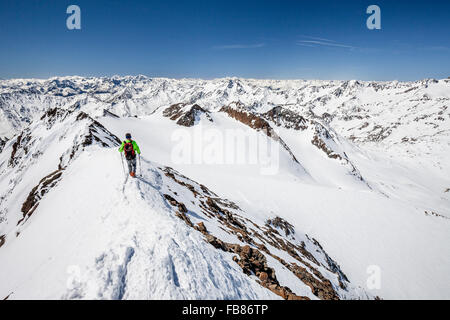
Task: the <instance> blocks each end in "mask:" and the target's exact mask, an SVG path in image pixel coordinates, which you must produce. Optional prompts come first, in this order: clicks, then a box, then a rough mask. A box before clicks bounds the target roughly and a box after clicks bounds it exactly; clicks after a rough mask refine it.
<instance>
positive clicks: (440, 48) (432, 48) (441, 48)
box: [422, 46, 450, 52]
mask: <svg viewBox="0 0 450 320" xmlns="http://www.w3.org/2000/svg"><path fill="white" fill-rule="evenodd" d="M422 50H427V51H443V52H450V47H445V46H427V47H423V48H422Z"/></svg>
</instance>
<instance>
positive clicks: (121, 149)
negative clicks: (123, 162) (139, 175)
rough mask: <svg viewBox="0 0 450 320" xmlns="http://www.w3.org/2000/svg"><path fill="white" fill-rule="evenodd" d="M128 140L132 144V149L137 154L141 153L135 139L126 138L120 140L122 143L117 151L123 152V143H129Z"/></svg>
mask: <svg viewBox="0 0 450 320" xmlns="http://www.w3.org/2000/svg"><path fill="white" fill-rule="evenodd" d="M130 141H131V144H132V145H133V149H134V151H136V153H137V154H141V150H140V149H139V147H138V145H137V143H136V141H134V140H128V139H127V140H125V141H122V145H121V146H120V148H119V152H123V148H124V147H125V143H129V142H130Z"/></svg>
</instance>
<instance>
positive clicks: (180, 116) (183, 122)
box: [163, 103, 212, 127]
mask: <svg viewBox="0 0 450 320" xmlns="http://www.w3.org/2000/svg"><path fill="white" fill-rule="evenodd" d="M185 106H186V104H184V103H178V104H174V105H171V106H170V107H168V108H167V109H165V110H164V111H163V116H164V117H168V118H170V120H174V121H175V120H178V121H177V124H178V125H180V126H184V127H192V126H194V125H195V123H196V122H197V120H198V119H199V118H200V116H201V115H202V114H204V115H205V116H206V118H207V119H208V120H209V121H212V118H211V115H210V113H209V111H206V110H205V109H203V108H202V107H200V106H199V105H198V104H194V105H193V106H192V107H190V108H189V110H187V111H183V108H184V107H185Z"/></svg>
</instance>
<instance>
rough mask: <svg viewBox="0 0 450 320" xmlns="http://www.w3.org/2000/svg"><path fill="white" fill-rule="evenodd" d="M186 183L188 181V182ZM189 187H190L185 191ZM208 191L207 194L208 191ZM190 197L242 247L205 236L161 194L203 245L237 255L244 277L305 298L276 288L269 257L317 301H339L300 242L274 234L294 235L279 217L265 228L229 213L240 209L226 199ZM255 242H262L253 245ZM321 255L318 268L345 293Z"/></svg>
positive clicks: (285, 293) (286, 292)
mask: <svg viewBox="0 0 450 320" xmlns="http://www.w3.org/2000/svg"><path fill="white" fill-rule="evenodd" d="M164 171H165V174H166V176H167V177H169V178H170V179H172V180H174V181H176V182H177V183H179V184H181V185H183V186H185V187H186V188H188V189H189V190H191V191H192V190H198V189H197V188H196V187H194V185H198V184H196V183H195V182H193V181H191V180H189V179H188V178H186V177H184V176H183V181H181V177H178V175H179V174H178V173H177V172H176V171H174V170H173V169H170V168H165V169H164ZM186 181H190V183H188V182H186ZM189 186H190V187H191V188H189ZM205 188H206V187H205ZM199 189H200V188H199ZM202 189H203V188H202ZM208 192H211V191H209V190H208ZM194 196H195V198H197V199H199V201H200V207H201V208H202V212H203V213H204V214H205V215H207V216H208V217H210V218H216V219H218V220H219V221H220V222H221V224H222V226H223V227H222V229H223V230H224V231H226V232H227V233H230V234H234V235H236V237H237V238H238V239H239V240H240V241H242V242H243V243H246V245H240V244H233V243H227V242H224V241H222V240H221V239H219V238H217V237H216V236H214V235H213V234H211V233H209V232H208V231H207V230H206V227H205V226H204V224H203V222H200V223H198V224H197V225H195V226H194V225H192V222H191V221H190V220H189V219H186V217H185V215H183V214H181V213H180V210H179V208H180V202H179V201H178V200H176V199H175V198H174V197H173V196H170V195H167V194H165V195H164V198H166V199H167V201H168V202H169V203H170V204H171V205H172V206H173V207H174V208H176V209H175V214H176V216H177V217H179V218H180V219H182V220H184V221H185V222H186V224H188V225H189V226H191V227H193V228H195V229H196V230H197V231H199V232H201V233H202V234H203V235H204V236H205V241H206V242H208V243H209V244H211V245H212V246H214V247H215V248H216V249H220V250H223V251H226V252H232V253H235V254H237V256H234V257H233V261H235V262H236V263H237V264H238V265H239V266H240V267H241V268H242V271H243V272H244V273H245V274H248V275H255V276H257V277H258V278H259V280H258V283H260V284H261V285H262V286H264V287H266V288H268V289H269V290H271V291H272V292H274V293H276V294H278V295H280V296H281V297H283V298H284V299H307V298H306V297H298V296H296V295H295V294H294V293H292V291H291V290H290V289H289V288H287V287H282V286H280V285H279V283H278V281H277V279H276V276H275V270H273V269H272V268H269V267H268V266H267V260H266V257H265V254H266V255H270V256H271V257H273V258H274V259H276V260H278V261H279V262H280V263H281V264H282V265H283V266H285V267H286V268H287V269H288V270H290V271H291V272H292V273H293V274H294V275H295V276H296V277H297V278H299V279H300V280H301V281H302V282H303V283H305V284H306V285H308V286H309V287H310V288H311V291H312V292H313V294H314V295H316V296H317V297H318V298H320V299H339V296H338V294H337V292H336V290H335V288H334V287H333V284H332V283H331V282H330V281H329V280H328V279H326V278H325V277H324V276H323V275H322V274H321V273H320V272H319V269H318V266H320V265H321V264H320V263H319V262H318V261H317V260H316V258H315V257H314V255H313V254H311V253H310V252H309V251H308V250H306V248H305V244H304V243H303V242H302V243H301V245H296V244H294V243H292V242H290V241H289V240H287V239H286V238H283V236H284V235H283V236H282V235H281V234H280V233H279V232H278V231H277V228H279V229H280V230H282V232H283V233H284V234H285V236H291V235H294V234H295V230H294V227H293V226H292V225H291V224H290V223H289V222H287V221H286V220H284V219H282V218H280V217H275V218H273V219H268V220H267V222H266V225H265V226H259V225H257V224H255V223H254V222H251V221H250V220H248V219H246V218H242V217H240V216H239V215H237V214H236V213H233V212H232V210H240V209H239V208H238V207H237V206H236V205H235V204H233V205H232V206H233V208H231V206H230V203H229V202H228V200H224V199H220V198H218V197H214V198H213V197H211V196H209V194H208V193H206V192H202V191H195V193H194ZM224 204H226V205H224ZM177 209H178V210H177ZM246 224H251V225H252V226H253V227H254V228H255V229H256V230H254V229H253V228H249V226H248V225H247V226H246ZM258 231H260V232H258ZM256 239H258V240H259V241H261V242H262V243H256V242H255V240H256ZM308 239H309V238H308ZM263 243H266V244H269V245H271V246H272V247H274V248H277V249H279V250H282V251H285V252H286V253H287V254H289V255H290V256H291V257H293V258H294V259H295V260H297V261H298V263H288V262H286V261H285V260H283V259H281V258H280V257H279V256H277V255H276V254H274V253H272V252H270V251H269V249H268V248H267V246H265V245H264V244H263ZM313 243H314V244H316V245H317V247H318V248H320V249H321V250H322V251H323V248H322V247H321V246H320V244H319V243H318V242H317V241H316V240H314V239H313ZM323 253H324V254H325V257H326V259H327V265H322V266H323V267H325V268H326V269H328V270H329V271H330V272H332V273H335V274H336V275H337V276H338V278H339V284H340V287H341V288H342V289H344V290H345V288H346V283H347V282H348V279H347V277H346V276H345V275H344V274H343V273H342V271H341V270H340V268H339V266H338V265H337V264H336V263H335V262H334V261H333V260H332V259H331V258H330V257H329V256H328V255H327V254H326V253H325V252H324V251H323Z"/></svg>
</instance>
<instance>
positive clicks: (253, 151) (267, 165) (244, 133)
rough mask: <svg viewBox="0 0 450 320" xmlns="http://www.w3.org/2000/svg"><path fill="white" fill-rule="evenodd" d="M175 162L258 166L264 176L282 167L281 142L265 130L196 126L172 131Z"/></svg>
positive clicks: (173, 158) (172, 155) (275, 172)
mask: <svg viewBox="0 0 450 320" xmlns="http://www.w3.org/2000/svg"><path fill="white" fill-rule="evenodd" d="M171 140H172V142H173V147H172V152H171V160H172V163H174V164H196V165H254V166H257V167H259V170H260V173H261V174H262V175H275V174H277V173H278V170H279V162H280V152H281V150H280V144H279V142H278V141H276V140H274V139H272V138H271V137H268V136H267V135H266V134H265V133H264V132H261V131H253V130H244V129H224V130H220V129H217V128H211V127H205V126H203V125H202V124H199V125H196V126H195V127H194V128H193V129H189V130H188V129H176V130H174V131H173V132H172V135H171Z"/></svg>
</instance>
